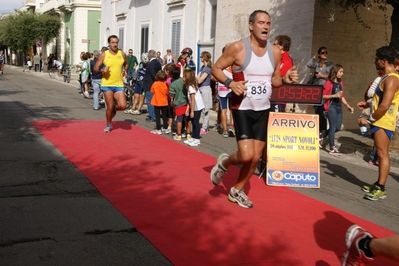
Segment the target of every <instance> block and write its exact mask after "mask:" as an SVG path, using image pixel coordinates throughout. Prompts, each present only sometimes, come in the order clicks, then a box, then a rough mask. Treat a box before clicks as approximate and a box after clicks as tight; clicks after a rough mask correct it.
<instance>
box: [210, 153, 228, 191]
mask: <svg viewBox="0 0 399 266" xmlns="http://www.w3.org/2000/svg"><path fill="white" fill-rule="evenodd" d="M225 158H229V155H228V154H227V153H222V154H220V155H219V157H218V160H217V162H216V164H215V166H214V167H213V168H212V170H211V181H212V183H213V184H214V185H215V186H217V185H219V183H220V181H222V178H223V175H224V174H225V173H226V171H227V169H226V168H224V166H223V165H222V164H221V162H222V160H223V159H225Z"/></svg>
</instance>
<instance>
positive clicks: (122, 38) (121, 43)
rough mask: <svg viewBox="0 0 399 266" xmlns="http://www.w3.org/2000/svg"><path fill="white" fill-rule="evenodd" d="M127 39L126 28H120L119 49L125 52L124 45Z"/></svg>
mask: <svg viewBox="0 0 399 266" xmlns="http://www.w3.org/2000/svg"><path fill="white" fill-rule="evenodd" d="M124 39H125V28H119V49H121V50H122V51H123V43H124Z"/></svg>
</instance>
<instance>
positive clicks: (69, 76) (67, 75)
mask: <svg viewBox="0 0 399 266" xmlns="http://www.w3.org/2000/svg"><path fill="white" fill-rule="evenodd" d="M65 78H66V82H68V83H69V82H71V70H69V69H68V71H67V73H66V77H65Z"/></svg>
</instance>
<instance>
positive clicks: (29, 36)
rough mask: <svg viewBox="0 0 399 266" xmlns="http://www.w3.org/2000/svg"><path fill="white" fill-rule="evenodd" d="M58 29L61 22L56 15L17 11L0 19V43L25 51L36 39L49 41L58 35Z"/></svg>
mask: <svg viewBox="0 0 399 266" xmlns="http://www.w3.org/2000/svg"><path fill="white" fill-rule="evenodd" d="M60 29H61V22H60V20H59V19H58V18H56V17H53V16H50V15H44V14H38V13H30V12H21V11H17V12H16V13H15V14H12V15H10V16H7V17H5V18H4V19H1V20H0V43H2V44H4V45H7V46H8V47H9V48H11V49H12V50H16V51H22V52H25V51H26V50H27V49H28V48H29V47H32V46H34V45H35V42H36V41H37V40H42V42H44V43H48V42H50V41H51V40H52V39H54V38H56V37H57V36H58V35H59V32H60Z"/></svg>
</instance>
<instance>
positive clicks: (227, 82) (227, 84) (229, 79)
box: [224, 78, 233, 88]
mask: <svg viewBox="0 0 399 266" xmlns="http://www.w3.org/2000/svg"><path fill="white" fill-rule="evenodd" d="M232 82H233V80H232V79H231V78H227V79H226V80H225V81H224V85H225V86H226V87H227V88H230V84H231V83H232Z"/></svg>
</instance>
